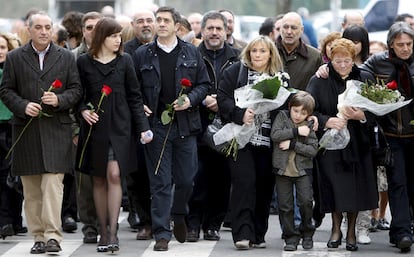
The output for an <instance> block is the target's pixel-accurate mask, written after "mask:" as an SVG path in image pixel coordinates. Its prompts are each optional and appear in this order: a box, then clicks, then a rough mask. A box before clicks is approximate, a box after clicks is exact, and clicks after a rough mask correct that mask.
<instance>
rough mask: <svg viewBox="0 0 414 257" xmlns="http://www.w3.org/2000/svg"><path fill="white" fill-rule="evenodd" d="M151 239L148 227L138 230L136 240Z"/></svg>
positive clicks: (150, 231)
mask: <svg viewBox="0 0 414 257" xmlns="http://www.w3.org/2000/svg"><path fill="white" fill-rule="evenodd" d="M150 239H152V230H151V227H149V226H144V227H142V228H138V233H137V240H150Z"/></svg>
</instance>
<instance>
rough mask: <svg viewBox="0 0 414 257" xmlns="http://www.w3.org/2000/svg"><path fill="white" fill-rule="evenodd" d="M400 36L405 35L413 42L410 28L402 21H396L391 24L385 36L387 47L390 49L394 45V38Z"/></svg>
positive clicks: (412, 33)
mask: <svg viewBox="0 0 414 257" xmlns="http://www.w3.org/2000/svg"><path fill="white" fill-rule="evenodd" d="M401 34H407V35H408V36H410V37H411V39H412V40H413V41H414V30H413V29H412V28H411V26H410V25H409V24H408V23H406V22H404V21H398V22H396V23H394V24H392V25H391V27H390V29H389V30H388V35H387V45H388V47H390V46H391V45H392V44H393V43H394V40H395V38H396V37H397V36H398V35H401Z"/></svg>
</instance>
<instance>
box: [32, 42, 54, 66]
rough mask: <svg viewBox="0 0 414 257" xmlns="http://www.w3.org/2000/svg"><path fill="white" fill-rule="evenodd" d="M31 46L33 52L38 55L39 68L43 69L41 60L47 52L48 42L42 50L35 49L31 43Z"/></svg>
mask: <svg viewBox="0 0 414 257" xmlns="http://www.w3.org/2000/svg"><path fill="white" fill-rule="evenodd" d="M32 47H33V50H34V51H35V53H36V54H37V55H38V56H39V65H40V70H43V61H44V59H45V55H46V54H47V52H48V51H49V48H50V44H49V45H48V46H47V47H46V49H45V50H43V51H39V50H37V49H36V47H35V46H34V45H33V43H32Z"/></svg>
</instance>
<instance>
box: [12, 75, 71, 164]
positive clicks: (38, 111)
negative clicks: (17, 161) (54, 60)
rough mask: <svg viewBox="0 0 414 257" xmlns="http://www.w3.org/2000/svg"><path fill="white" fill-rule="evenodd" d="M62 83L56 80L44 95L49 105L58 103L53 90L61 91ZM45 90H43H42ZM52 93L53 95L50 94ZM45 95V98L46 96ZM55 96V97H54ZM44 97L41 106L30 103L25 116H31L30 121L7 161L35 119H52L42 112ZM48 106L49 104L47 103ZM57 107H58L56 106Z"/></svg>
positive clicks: (15, 142)
mask: <svg viewBox="0 0 414 257" xmlns="http://www.w3.org/2000/svg"><path fill="white" fill-rule="evenodd" d="M62 85H63V84H62V82H61V81H60V80H59V79H55V80H54V81H53V82H52V84H51V85H50V87H49V89H48V90H47V91H46V92H45V93H44V94H46V99H47V101H48V102H49V103H55V102H56V103H57V96H56V95H55V93H52V90H53V89H59V88H61V87H62ZM42 90H43V89H42ZM49 93H52V94H49ZM44 94H43V96H44ZM53 95H54V96H53ZM54 97H56V100H53V99H54ZM43 103H44V102H43V97H42V100H41V102H40V104H38V103H34V102H29V103H28V104H27V105H26V108H25V110H24V112H25V114H26V115H28V116H30V117H31V118H30V120H29V121H28V122H27V123H26V125H25V126H24V128H23V130H22V131H21V132H20V134H19V136H18V137H17V139H16V140H15V141H14V143H13V145H12V146H11V147H10V149H9V151H8V152H7V154H6V157H5V159H8V158H9V157H10V154H11V153H12V152H13V150H14V148H15V147H16V145H17V143H18V142H19V141H20V139H21V138H22V136H23V134H24V132H25V131H26V129H27V128H28V127H29V126H30V124H31V123H32V121H33V119H34V118H36V117H38V118H39V119H40V118H41V117H42V116H46V117H51V115H49V114H47V113H44V112H43V111H42V104H43ZM45 104H47V103H45ZM56 106H57V105H56Z"/></svg>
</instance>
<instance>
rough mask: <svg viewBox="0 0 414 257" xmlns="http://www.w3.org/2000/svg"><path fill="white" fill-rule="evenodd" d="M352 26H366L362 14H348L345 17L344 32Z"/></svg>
mask: <svg viewBox="0 0 414 257" xmlns="http://www.w3.org/2000/svg"><path fill="white" fill-rule="evenodd" d="M351 25H358V26H362V27H363V26H364V25H365V21H364V16H363V15H362V13H360V12H356V11H355V12H348V13H346V14H345V15H344V21H343V22H342V30H344V29H346V28H347V27H349V26H351Z"/></svg>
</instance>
